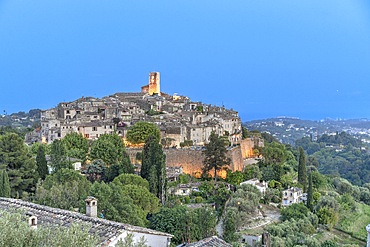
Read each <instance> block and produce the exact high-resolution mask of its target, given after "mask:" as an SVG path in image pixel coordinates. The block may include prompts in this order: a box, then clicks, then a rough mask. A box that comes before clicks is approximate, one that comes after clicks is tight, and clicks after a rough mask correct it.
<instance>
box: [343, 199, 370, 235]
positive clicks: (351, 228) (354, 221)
mask: <svg viewBox="0 0 370 247" xmlns="http://www.w3.org/2000/svg"><path fill="white" fill-rule="evenodd" d="M340 217H341V219H340V222H339V223H338V226H337V228H338V229H339V230H342V231H344V232H347V233H349V234H350V235H351V236H353V237H356V238H358V239H361V240H363V241H366V238H367V232H366V230H365V227H366V226H367V225H368V224H370V206H368V205H366V204H363V203H357V209H356V211H355V212H353V213H347V214H345V215H341V216H340Z"/></svg>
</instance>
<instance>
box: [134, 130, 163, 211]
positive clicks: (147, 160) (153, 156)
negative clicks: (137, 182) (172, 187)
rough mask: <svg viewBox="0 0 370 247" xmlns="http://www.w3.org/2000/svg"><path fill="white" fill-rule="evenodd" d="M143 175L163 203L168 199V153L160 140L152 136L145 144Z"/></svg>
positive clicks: (141, 173) (151, 190) (151, 189)
mask: <svg viewBox="0 0 370 247" xmlns="http://www.w3.org/2000/svg"><path fill="white" fill-rule="evenodd" d="M140 175H141V177H143V178H145V179H146V180H148V182H149V189H150V192H152V193H153V194H155V195H157V197H158V198H159V199H160V200H161V202H162V204H163V203H164V202H165V199H166V190H167V180H166V155H165V154H164V153H163V150H162V145H161V144H159V140H158V139H157V138H155V137H152V136H150V137H149V138H148V139H147V141H146V142H145V145H144V150H143V157H142V166H141V172H140Z"/></svg>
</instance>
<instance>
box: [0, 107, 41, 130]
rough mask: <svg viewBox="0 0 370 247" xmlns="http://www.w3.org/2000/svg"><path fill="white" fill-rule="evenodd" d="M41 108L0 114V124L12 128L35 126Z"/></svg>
mask: <svg viewBox="0 0 370 247" xmlns="http://www.w3.org/2000/svg"><path fill="white" fill-rule="evenodd" d="M40 117H41V110H40V109H32V110H29V111H28V112H23V111H20V112H17V113H12V114H10V115H8V114H5V113H4V114H2V115H0V126H11V127H14V128H29V127H35V126H37V125H38V124H39V123H40Z"/></svg>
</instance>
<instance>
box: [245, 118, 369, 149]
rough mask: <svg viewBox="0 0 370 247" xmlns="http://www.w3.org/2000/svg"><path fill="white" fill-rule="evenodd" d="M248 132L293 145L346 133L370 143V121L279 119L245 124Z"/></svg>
mask: <svg viewBox="0 0 370 247" xmlns="http://www.w3.org/2000/svg"><path fill="white" fill-rule="evenodd" d="M243 126H244V127H246V128H247V129H248V130H251V131H252V130H258V131H261V132H267V133H270V134H271V135H273V136H274V137H275V138H277V139H278V140H279V141H281V142H282V143H286V144H291V145H293V144H294V143H295V141H296V140H297V139H300V138H302V137H305V136H311V137H312V140H316V139H317V137H318V136H321V135H323V134H329V135H330V134H334V133H336V132H342V131H345V132H347V133H349V134H351V135H353V136H355V137H356V138H358V139H361V140H363V141H365V142H370V120H369V119H348V120H342V119H340V120H335V119H325V120H320V121H312V120H302V119H299V118H289V117H278V118H268V119H261V120H253V121H248V122H245V123H244V124H243Z"/></svg>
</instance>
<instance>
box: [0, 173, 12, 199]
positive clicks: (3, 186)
mask: <svg viewBox="0 0 370 247" xmlns="http://www.w3.org/2000/svg"><path fill="white" fill-rule="evenodd" d="M0 197H10V184H9V177H8V173H7V172H6V171H5V170H1V171H0Z"/></svg>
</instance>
